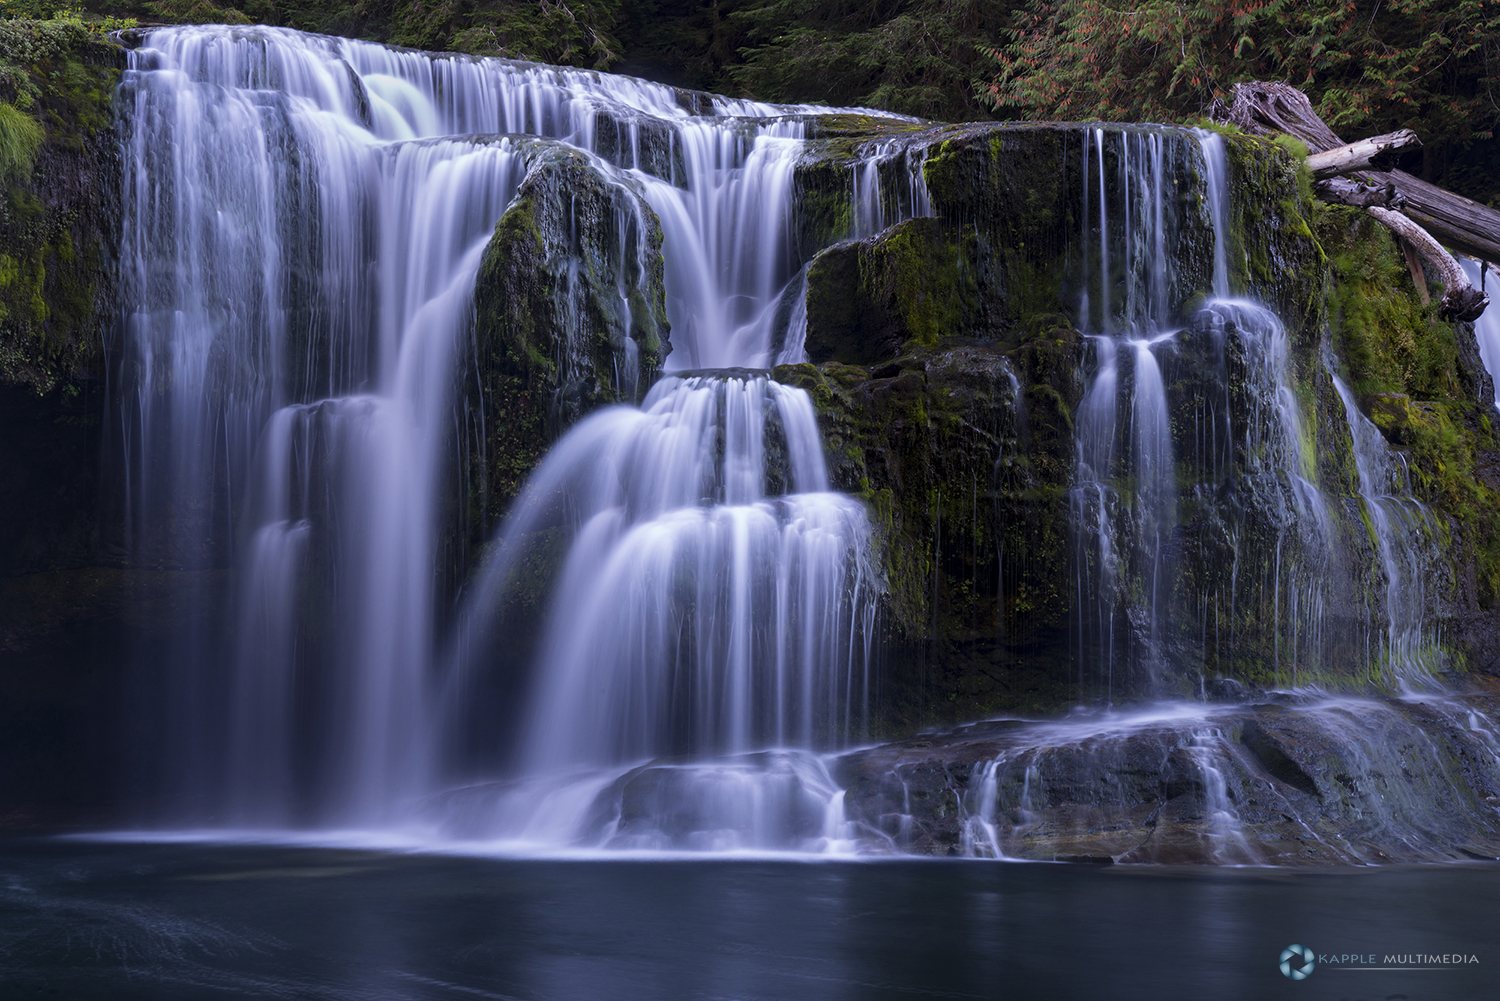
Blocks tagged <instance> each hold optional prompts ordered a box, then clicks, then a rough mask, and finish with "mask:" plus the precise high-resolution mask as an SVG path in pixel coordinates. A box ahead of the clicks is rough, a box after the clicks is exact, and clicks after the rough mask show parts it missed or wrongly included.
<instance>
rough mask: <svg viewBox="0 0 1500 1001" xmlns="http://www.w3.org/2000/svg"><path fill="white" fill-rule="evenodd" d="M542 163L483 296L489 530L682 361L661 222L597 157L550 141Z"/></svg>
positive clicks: (481, 362) (501, 233)
mask: <svg viewBox="0 0 1500 1001" xmlns="http://www.w3.org/2000/svg"><path fill="white" fill-rule="evenodd" d="M528 155H529V156H531V158H532V159H531V166H530V171H529V173H528V174H527V177H526V179H525V181H524V182H522V184H521V187H520V190H519V192H518V193H517V195H516V198H515V200H514V201H512V203H511V204H510V206H509V207H508V208H507V209H506V211H505V214H504V216H502V217H501V219H500V222H499V224H498V225H497V226H496V227H495V235H494V236H493V237H492V238H491V240H490V244H489V247H488V249H487V250H486V251H485V255H484V260H483V263H482V264H481V265H480V269H479V277H478V281H477V284H476V286H475V292H474V303H475V313H476V325H475V352H476V365H477V369H478V373H479V378H478V383H477V385H475V386H473V387H471V388H470V400H469V410H470V413H471V414H474V415H476V417H477V418H478V420H477V424H478V427H479V429H480V430H481V433H482V442H481V444H482V448H481V449H480V450H479V452H478V454H476V456H475V475H474V482H475V484H476V487H477V493H476V495H475V496H474V498H473V499H472V507H471V513H472V515H473V517H472V519H471V521H472V523H473V524H474V526H475V527H476V528H484V527H487V526H489V525H492V524H493V523H494V521H495V519H497V518H498V517H500V516H501V515H503V513H504V512H505V510H506V508H507V507H508V506H509V504H510V501H511V500H512V499H513V498H514V497H515V496H516V493H517V492H518V491H519V490H520V488H521V485H522V484H523V483H524V482H525V479H526V477H527V476H528V475H529V474H530V472H531V470H532V469H533V468H534V467H535V465H536V463H537V461H538V460H539V459H540V458H541V456H542V453H543V452H545V451H546V449H547V447H548V446H549V445H550V444H551V443H552V442H553V441H554V440H556V438H557V437H558V436H559V435H560V434H561V433H562V432H563V431H565V430H566V429H567V428H568V427H570V426H572V424H573V423H574V422H576V421H577V420H578V419H579V418H580V417H582V416H583V415H584V414H586V413H588V412H589V411H590V410H593V409H595V408H597V407H601V406H605V405H607V404H610V403H618V402H634V401H636V400H637V399H639V397H640V396H641V395H643V394H644V393H645V391H646V390H647V389H648V388H649V387H650V385H651V383H652V382H653V381H654V380H655V378H656V375H657V373H658V372H659V371H660V369H661V363H662V360H663V359H664V358H665V357H666V354H667V352H668V351H670V350H671V348H670V345H669V343H668V330H669V327H668V324H667V320H666V305H665V291H664V285H663V281H664V279H663V270H662V268H663V265H662V256H661V241H662V234H661V224H660V222H659V221H658V220H657V218H656V214H655V213H654V212H653V211H652V210H651V208H650V206H649V205H647V204H646V202H645V200H644V199H643V198H642V197H641V196H640V194H639V192H637V191H635V190H634V189H632V188H630V187H628V186H626V185H625V184H623V183H621V182H619V181H616V180H613V179H611V178H609V177H606V175H605V174H604V173H603V172H601V171H600V170H599V169H598V167H597V166H596V162H595V161H594V160H593V159H592V158H591V157H590V156H588V155H587V154H585V153H580V152H579V151H577V150H574V149H571V148H568V147H565V146H562V145H560V144H556V143H548V142H541V141H538V142H535V143H533V144H532V145H531V152H530V153H529V154H528Z"/></svg>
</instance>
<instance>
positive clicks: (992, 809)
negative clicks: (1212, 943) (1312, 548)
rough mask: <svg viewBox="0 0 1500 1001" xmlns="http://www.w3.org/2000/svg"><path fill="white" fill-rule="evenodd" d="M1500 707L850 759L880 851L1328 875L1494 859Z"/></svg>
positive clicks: (1071, 732) (1318, 706) (1079, 723)
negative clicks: (1390, 865) (1389, 865)
mask: <svg viewBox="0 0 1500 1001" xmlns="http://www.w3.org/2000/svg"><path fill="white" fill-rule="evenodd" d="M1497 737H1500V699H1497V698H1496V697H1495V696H1493V695H1489V694H1471V695H1470V696H1468V697H1466V698H1464V699H1458V698H1456V697H1443V698H1433V699H1422V700H1398V699H1374V698H1370V699H1323V700H1318V701H1312V702H1309V703H1308V704H1305V705H1303V706H1300V707H1298V708H1285V707H1279V706H1274V705H1262V706H1237V707H1219V706H1205V705H1199V706H1197V707H1194V706H1190V705H1185V704H1177V705H1173V706H1163V707H1158V708H1157V709H1156V710H1151V711H1145V712H1140V713H1136V714H1105V715H1103V716H1099V717H1096V718H1093V719H1088V720H1062V721H1055V722H1033V723H1021V722H1019V721H1005V723H1004V725H1003V726H1000V727H996V728H990V727H968V728H964V729H962V730H958V731H954V732H952V733H947V734H936V735H932V736H929V737H926V738H924V739H923V740H922V741H920V742H917V741H913V742H906V743H896V744H889V745H885V746H882V747H877V748H872V749H870V750H867V751H860V752H856V753H854V754H851V755H847V756H845V757H844V758H843V759H842V760H841V762H840V764H839V768H838V770H837V772H836V774H837V775H839V776H841V777H847V778H848V779H849V780H850V781H849V783H848V791H847V793H846V795H845V800H844V807H845V811H846V815H847V817H848V818H849V820H850V821H852V822H853V823H854V824H855V825H856V827H857V828H858V829H860V830H861V831H863V832H864V837H865V838H866V840H867V841H868V843H869V844H870V845H871V846H877V847H878V846H881V845H889V846H891V847H894V848H897V849H900V850H906V851H916V852H923V853H929V854H966V855H979V856H1006V857H1015V858H1029V859H1044V860H1050V859H1058V858H1061V857H1071V858H1087V859H1101V860H1102V859H1106V858H1107V859H1112V860H1114V861H1118V862H1137V863H1139V862H1149V863H1159V864H1160V863H1193V864H1199V863H1218V864H1225V863H1232V864H1276V865H1326V864H1346V863H1384V862H1411V861H1437V860H1445V859H1464V858H1473V857H1486V858H1489V857H1496V856H1497V855H1500V808H1497V806H1496V804H1497V803H1500V795H1497V792H1496V790H1497V788H1500V739H1497Z"/></svg>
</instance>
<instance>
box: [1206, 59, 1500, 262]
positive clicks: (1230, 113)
mask: <svg viewBox="0 0 1500 1001" xmlns="http://www.w3.org/2000/svg"><path fill="white" fill-rule="evenodd" d="M1209 115H1210V117H1212V118H1214V119H1215V120H1216V121H1221V122H1227V123H1229V124H1231V125H1235V126H1237V127H1239V128H1241V129H1243V130H1244V131H1246V132H1249V133H1250V134H1252V135H1265V134H1267V133H1269V132H1285V133H1286V134H1287V135H1290V136H1295V137H1296V138H1297V139H1300V140H1301V141H1302V142H1304V143H1306V144H1307V148H1308V149H1310V150H1312V152H1313V153H1315V154H1317V153H1326V152H1328V151H1330V150H1332V149H1334V148H1335V147H1338V146H1342V145H1344V141H1343V140H1342V139H1340V138H1339V137H1338V136H1337V135H1336V134H1335V133H1334V131H1333V130H1332V129H1330V128H1329V127H1328V125H1327V123H1325V122H1324V121H1323V119H1321V118H1319V117H1318V113H1317V112H1316V111H1314V110H1313V107H1312V102H1310V101H1309V100H1308V99H1307V95H1306V94H1304V93H1302V91H1300V90H1298V89H1297V88H1296V87H1292V86H1290V85H1288V84H1284V83H1275V82H1258V83H1237V84H1235V85H1234V91H1233V95H1232V98H1231V100H1230V102H1229V103H1228V104H1225V103H1224V102H1222V101H1216V102H1214V106H1213V107H1212V108H1211V109H1210V110H1209ZM1355 145H1357V144H1355ZM1355 180H1356V181H1363V182H1365V183H1367V184H1370V185H1374V186H1376V187H1383V186H1385V185H1387V184H1389V185H1390V186H1391V187H1392V189H1393V190H1394V191H1395V193H1396V195H1397V196H1398V198H1399V199H1400V206H1401V211H1403V212H1405V213H1406V214H1407V215H1408V216H1410V217H1411V218H1412V219H1413V220H1414V221H1415V222H1417V223H1418V224H1419V225H1421V226H1422V227H1423V228H1425V229H1426V230H1427V231H1428V232H1429V233H1431V234H1432V235H1433V236H1435V237H1436V238H1437V239H1439V240H1441V241H1442V242H1443V243H1446V244H1447V245H1448V246H1450V247H1452V248H1453V249H1454V250H1457V251H1458V252H1459V253H1461V254H1466V255H1468V256H1470V257H1475V258H1477V259H1479V260H1483V261H1490V262H1492V263H1497V264H1500V212H1496V211H1495V210H1494V209H1491V208H1486V207H1485V206H1483V205H1480V204H1479V203H1478V202H1476V201H1472V200H1470V199H1468V198H1465V197H1463V196H1462V195H1455V194H1454V193H1453V192H1451V191H1445V190H1444V189H1442V188H1440V187H1438V186H1437V185H1435V184H1429V183H1428V182H1426V181H1424V180H1422V179H1421V178H1419V177H1413V176H1412V175H1411V174H1408V173H1406V172H1405V171H1402V170H1393V171H1390V172H1388V173H1386V172H1379V171H1369V172H1366V173H1360V174H1358V175H1357V176H1356V177H1355ZM1323 190H1324V189H1323V187H1322V186H1321V185H1320V186H1319V195H1320V196H1321V195H1322V193H1323ZM1342 190H1344V189H1337V188H1334V189H1329V191H1330V193H1334V192H1339V191H1342ZM1328 200H1329V201H1337V202H1342V203H1344V204H1359V203H1357V202H1347V201H1345V199H1344V198H1342V197H1333V198H1330V199H1328Z"/></svg>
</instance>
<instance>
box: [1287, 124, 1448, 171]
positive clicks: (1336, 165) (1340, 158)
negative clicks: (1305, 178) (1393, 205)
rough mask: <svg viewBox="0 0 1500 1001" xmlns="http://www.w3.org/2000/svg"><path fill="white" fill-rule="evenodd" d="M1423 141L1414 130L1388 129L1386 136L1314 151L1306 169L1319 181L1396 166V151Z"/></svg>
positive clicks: (1308, 159)
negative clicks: (1394, 130)
mask: <svg viewBox="0 0 1500 1001" xmlns="http://www.w3.org/2000/svg"><path fill="white" fill-rule="evenodd" d="M1421 145H1422V141H1421V140H1420V139H1418V138H1417V134H1416V133H1415V132H1413V131H1412V130H1411V129H1401V130H1399V131H1397V132H1388V133H1386V134H1385V135H1383V136H1371V137H1370V138H1369V139H1361V140H1359V141H1358V142H1352V143H1345V144H1344V145H1342V146H1335V147H1334V148H1333V149H1330V150H1326V151H1324V152H1322V153H1313V154H1312V155H1310V156H1309V157H1308V158H1307V169H1308V170H1311V171H1312V176H1313V177H1314V178H1316V179H1317V180H1320V181H1321V180H1323V179H1324V178H1328V177H1338V176H1340V175H1342V174H1353V173H1355V172H1356V171H1361V170H1374V169H1377V168H1382V167H1394V166H1395V165H1396V154H1397V152H1399V151H1400V150H1403V149H1406V148H1408V147H1411V146H1421Z"/></svg>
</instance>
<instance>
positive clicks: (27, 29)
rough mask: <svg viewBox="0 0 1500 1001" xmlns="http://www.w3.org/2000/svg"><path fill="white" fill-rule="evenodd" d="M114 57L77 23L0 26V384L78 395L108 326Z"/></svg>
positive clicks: (94, 370)
mask: <svg viewBox="0 0 1500 1001" xmlns="http://www.w3.org/2000/svg"><path fill="white" fill-rule="evenodd" d="M123 63H124V54H123V52H122V51H121V50H120V49H119V47H118V46H116V45H114V44H113V43H110V42H109V41H107V40H105V39H102V38H100V37H98V36H97V35H94V34H92V33H91V32H90V31H89V30H88V29H87V28H86V27H84V26H83V25H82V24H81V23H80V22H76V21H54V22H25V21H4V22H0V174H3V179H0V185H3V190H0V380H3V381H5V382H9V383H19V384H22V385H27V386H29V387H31V388H32V389H34V390H35V391H36V392H38V393H46V392H49V391H52V390H54V389H58V388H61V389H63V390H65V391H68V392H77V383H78V382H79V381H80V380H84V379H89V378H95V377H97V376H98V374H99V371H98V370H99V367H100V366H101V365H102V352H101V346H102V341H103V338H102V334H103V331H104V329H105V327H106V325H107V324H108V323H109V322H110V321H111V320H112V319H113V316H112V312H111V311H112V309H113V302H112V289H113V288H114V283H115V280H116V279H115V275H114V272H113V270H112V268H111V266H110V262H111V261H112V260H113V257H114V254H115V250H116V247H117V245H118V239H119V237H118V226H119V218H118V208H117V206H116V205H115V201H116V196H115V192H117V191H118V185H119V175H118V170H119V165H118V162H117V156H116V153H115V149H114V141H113V136H112V135H111V133H110V123H111V112H110V102H111V100H112V97H113V91H114V87H115V84H116V83H117V82H118V81H119V75H120V69H121V67H122V66H123Z"/></svg>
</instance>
